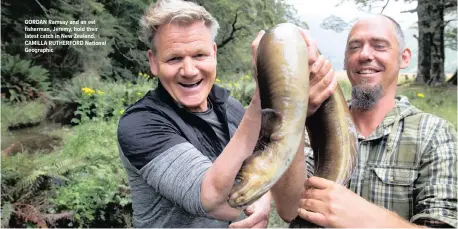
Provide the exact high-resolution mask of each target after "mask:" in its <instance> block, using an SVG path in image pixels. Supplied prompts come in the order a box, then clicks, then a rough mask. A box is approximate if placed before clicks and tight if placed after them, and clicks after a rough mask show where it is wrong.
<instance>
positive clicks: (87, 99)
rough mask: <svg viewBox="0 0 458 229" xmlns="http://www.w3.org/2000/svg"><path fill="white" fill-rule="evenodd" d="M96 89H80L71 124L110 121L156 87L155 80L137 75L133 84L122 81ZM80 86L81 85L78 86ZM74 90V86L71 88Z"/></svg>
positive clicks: (104, 84)
mask: <svg viewBox="0 0 458 229" xmlns="http://www.w3.org/2000/svg"><path fill="white" fill-rule="evenodd" d="M100 83H102V84H98V85H99V86H98V87H87V86H84V87H81V89H80V91H81V92H80V93H79V95H78V96H79V97H78V98H76V99H75V100H74V102H76V103H78V104H79V105H78V108H77V111H76V112H75V114H76V115H77V118H74V119H73V120H72V122H74V123H80V122H85V121H89V120H92V121H99V120H104V121H107V120H110V119H112V118H113V117H114V118H115V119H116V120H117V118H118V117H119V116H120V115H122V114H123V113H124V110H125V109H126V108H127V107H128V106H130V105H132V104H134V103H135V102H137V101H138V100H139V99H141V98H142V97H143V96H144V95H145V94H146V92H148V91H149V90H150V89H152V88H154V87H155V86H156V85H157V78H152V77H151V76H149V75H148V74H146V73H145V74H143V73H141V72H140V73H139V75H138V77H137V79H136V80H135V81H134V82H133V83H127V82H124V83H123V81H117V82H114V81H108V82H100ZM80 86H81V85H80ZM72 88H73V89H75V88H76V87H75V85H73V86H72Z"/></svg>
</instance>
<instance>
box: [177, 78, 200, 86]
mask: <svg viewBox="0 0 458 229" xmlns="http://www.w3.org/2000/svg"><path fill="white" fill-rule="evenodd" d="M200 82H202V80H200V81H198V82H197V83H193V84H184V83H180V85H181V86H183V87H195V86H197V85H199V84H200Z"/></svg>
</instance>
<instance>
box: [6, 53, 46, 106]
mask: <svg viewBox="0 0 458 229" xmlns="http://www.w3.org/2000/svg"><path fill="white" fill-rule="evenodd" d="M1 84H2V94H4V97H5V98H3V99H4V100H6V101H11V102H24V101H28V100H34V99H36V98H48V97H49V93H50V91H51V87H50V85H51V84H50V81H49V78H48V70H46V69H44V68H42V67H40V66H34V65H33V64H32V61H30V60H22V59H21V58H20V57H19V55H16V56H11V55H9V54H7V53H3V54H2V83H1Z"/></svg>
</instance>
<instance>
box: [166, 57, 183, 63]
mask: <svg viewBox="0 0 458 229" xmlns="http://www.w3.org/2000/svg"><path fill="white" fill-rule="evenodd" d="M179 60H181V58H180V57H172V58H170V59H168V60H167V62H168V63H173V62H178V61H179Z"/></svg>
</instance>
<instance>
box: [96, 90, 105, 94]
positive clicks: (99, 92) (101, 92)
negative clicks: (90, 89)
mask: <svg viewBox="0 0 458 229" xmlns="http://www.w3.org/2000/svg"><path fill="white" fill-rule="evenodd" d="M95 91H96V92H97V94H98V95H103V94H105V92H103V91H100V90H95Z"/></svg>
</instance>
